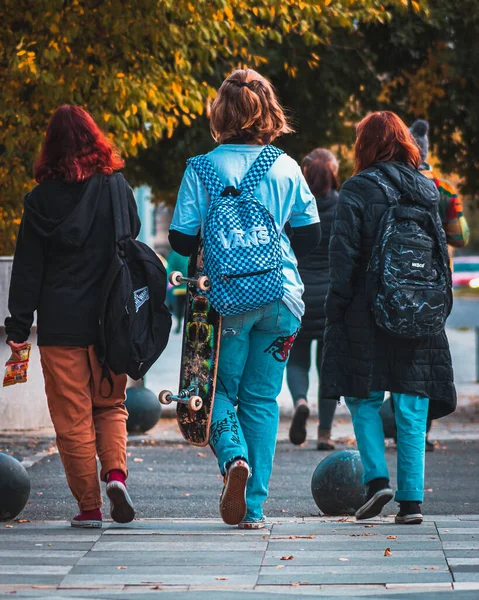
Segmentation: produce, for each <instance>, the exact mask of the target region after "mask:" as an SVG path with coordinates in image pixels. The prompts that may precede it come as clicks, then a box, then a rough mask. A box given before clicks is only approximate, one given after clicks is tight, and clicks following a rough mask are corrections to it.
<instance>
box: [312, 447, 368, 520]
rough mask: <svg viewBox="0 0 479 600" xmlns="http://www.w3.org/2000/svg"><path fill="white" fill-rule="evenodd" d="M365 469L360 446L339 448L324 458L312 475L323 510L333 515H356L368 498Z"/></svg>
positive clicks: (316, 498)
mask: <svg viewBox="0 0 479 600" xmlns="http://www.w3.org/2000/svg"><path fill="white" fill-rule="evenodd" d="M363 472H364V469H363V465H362V463H361V458H360V456H359V452H358V451H357V450H338V451H337V452H333V453H332V454H330V455H329V456H327V457H326V458H325V459H324V460H322V461H321V462H320V463H319V465H318V466H317V467H316V470H315V471H314V473H313V477H312V478H311V492H312V494H313V498H314V501H315V502H316V505H317V507H318V508H319V510H320V511H321V512H322V513H323V514H325V515H330V516H339V515H354V513H355V512H356V511H357V510H358V508H359V507H360V506H362V505H363V504H364V503H365V502H366V487H365V486H364V485H363V482H362V477H363Z"/></svg>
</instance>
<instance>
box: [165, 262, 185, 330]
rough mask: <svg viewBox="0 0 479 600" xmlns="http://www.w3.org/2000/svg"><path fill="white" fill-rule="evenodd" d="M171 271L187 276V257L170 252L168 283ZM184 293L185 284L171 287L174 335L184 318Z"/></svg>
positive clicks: (179, 328)
mask: <svg viewBox="0 0 479 600" xmlns="http://www.w3.org/2000/svg"><path fill="white" fill-rule="evenodd" d="M173 271H180V272H181V273H183V275H184V276H186V275H188V257H187V256H182V255H181V254H178V252H175V251H174V250H171V252H170V253H169V254H168V266H167V273H168V281H169V278H170V275H171V273H173ZM186 291H187V290H186V283H182V284H181V285H177V286H173V288H172V290H171V295H172V297H173V299H172V312H173V315H174V316H175V319H176V329H175V333H180V331H181V324H182V322H183V317H184V316H185V304H186Z"/></svg>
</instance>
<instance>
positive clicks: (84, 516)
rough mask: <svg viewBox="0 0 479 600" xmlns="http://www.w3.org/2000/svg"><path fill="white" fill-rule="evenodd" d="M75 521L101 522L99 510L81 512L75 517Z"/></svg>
mask: <svg viewBox="0 0 479 600" xmlns="http://www.w3.org/2000/svg"><path fill="white" fill-rule="evenodd" d="M75 520H76V521H101V520H102V515H101V510H100V509H99V508H95V509H93V510H81V511H80V512H79V514H78V515H77V516H76V517H75Z"/></svg>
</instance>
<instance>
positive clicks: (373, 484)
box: [356, 477, 394, 521]
mask: <svg viewBox="0 0 479 600" xmlns="http://www.w3.org/2000/svg"><path fill="white" fill-rule="evenodd" d="M367 488H368V501H367V502H366V503H365V504H363V505H362V506H361V508H359V509H358V510H357V511H356V519H358V521H359V520H362V519H372V518H373V517H377V516H378V515H379V514H381V511H382V509H383V507H384V506H386V504H387V503H388V502H389V501H390V500H392V499H393V497H394V492H393V491H392V489H391V488H390V487H389V479H386V478H385V477H378V478H377V479H373V480H372V481H370V482H369V483H368V484H367Z"/></svg>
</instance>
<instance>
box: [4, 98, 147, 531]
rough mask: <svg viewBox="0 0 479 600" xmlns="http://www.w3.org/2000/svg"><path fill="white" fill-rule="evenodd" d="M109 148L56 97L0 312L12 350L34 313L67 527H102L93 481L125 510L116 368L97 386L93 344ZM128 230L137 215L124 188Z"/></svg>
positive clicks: (136, 226)
mask: <svg viewBox="0 0 479 600" xmlns="http://www.w3.org/2000/svg"><path fill="white" fill-rule="evenodd" d="M123 165H124V161H123V159H122V158H121V156H120V154H119V152H118V150H117V149H116V148H115V146H114V145H113V144H112V142H111V141H110V140H109V139H108V137H107V136H106V135H105V134H104V133H103V132H102V131H101V130H100V129H99V127H98V125H97V124H96V123H95V121H94V120H93V119H92V117H91V116H90V115H89V114H88V113H87V112H86V111H84V110H83V109H82V108H80V107H78V106H70V105H65V106H61V107H60V108H58V109H57V110H56V111H55V113H54V114H53V116H52V118H51V119H50V122H49V124H48V127H47V131H46V136H45V140H44V142H43V146H42V150H41V153H40V156H39V158H38V160H37V162H36V163H35V167H34V173H35V179H36V180H37V182H38V185H37V186H36V187H35V188H34V189H33V190H32V191H31V192H30V193H28V194H27V195H26V196H25V199H24V215H23V219H22V222H21V225H20V230H19V232H18V238H17V246H16V249H15V258H14V261H13V270H12V278H11V283H10V294H9V300H8V307H9V310H10V315H11V316H10V317H7V319H6V320H5V330H6V333H7V343H8V344H9V345H10V347H11V349H12V351H13V352H14V353H15V352H18V350H20V349H22V348H23V347H24V346H25V344H26V341H27V339H28V337H29V335H30V328H31V326H32V323H33V314H34V312H35V311H37V317H38V345H39V347H40V356H41V363H42V369H43V375H44V378H45V391H46V396H47V401H48V407H49V410H50V415H51V418H52V421H53V426H54V427H55V433H56V436H57V446H58V451H59V453H60V457H61V459H62V462H63V466H64V468H65V474H66V477H67V482H68V485H69V487H70V490H71V492H72V494H73V496H74V497H75V499H76V501H77V502H78V506H79V508H80V512H79V513H78V515H76V516H75V517H74V518H73V519H72V521H71V525H72V527H101V526H102V512H101V505H102V497H101V490H100V482H99V480H98V471H97V461H96V456H97V454H98V457H99V459H100V464H101V473H100V477H101V480H102V481H105V482H106V484H107V485H106V493H107V496H108V497H109V498H110V502H111V507H110V513H111V517H112V519H113V520H114V521H117V522H120V523H127V522H129V521H132V520H133V518H134V516H135V510H134V508H133V505H132V502H131V498H130V496H129V494H128V491H127V489H126V484H125V480H126V478H127V475H128V469H127V457H126V440H127V433H126V421H127V418H128V412H127V410H126V408H125V406H124V401H125V389H126V381H127V377H126V375H115V374H114V373H111V378H112V391H111V394H110V395H109V396H106V392H107V391H106V390H102V387H101V380H102V370H101V368H100V365H99V363H98V359H97V357H96V353H95V349H94V346H95V343H96V342H97V336H98V329H99V328H98V315H99V312H100V311H99V308H100V307H99V302H100V296H101V289H102V285H103V280H104V277H105V274H106V272H107V270H108V267H109V266H110V263H111V261H112V259H113V254H114V252H115V232H114V227H113V212H112V199H111V194H110V185H109V179H108V175H111V174H112V173H114V172H115V171H117V170H119V169H121V168H122V167H123ZM128 210H129V217H130V228H131V231H132V235H133V237H136V236H137V235H138V233H139V231H140V219H139V218H138V212H137V208H136V202H135V198H134V197H133V192H132V191H131V189H130V188H129V187H128Z"/></svg>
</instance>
